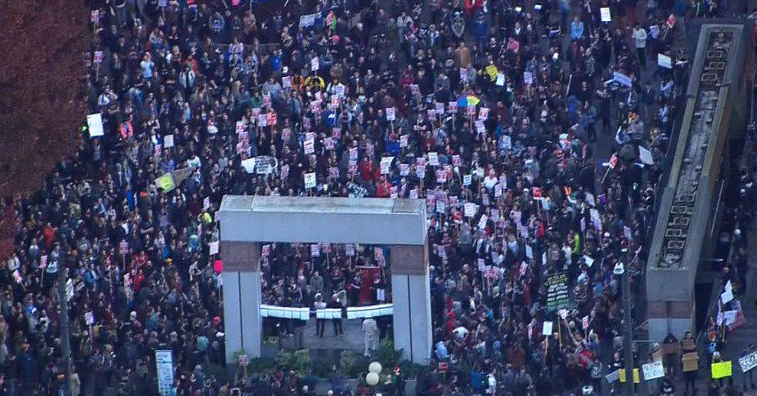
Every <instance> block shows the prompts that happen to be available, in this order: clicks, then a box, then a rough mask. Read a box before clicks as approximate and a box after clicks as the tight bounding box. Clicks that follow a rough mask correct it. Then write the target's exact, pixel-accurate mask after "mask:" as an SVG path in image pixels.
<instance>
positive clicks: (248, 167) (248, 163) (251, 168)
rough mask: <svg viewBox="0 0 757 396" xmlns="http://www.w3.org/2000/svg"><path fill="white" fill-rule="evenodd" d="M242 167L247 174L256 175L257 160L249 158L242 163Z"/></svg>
mask: <svg viewBox="0 0 757 396" xmlns="http://www.w3.org/2000/svg"><path fill="white" fill-rule="evenodd" d="M242 167H243V168H244V170H245V171H246V172H247V173H255V158H248V159H246V160H244V161H242Z"/></svg>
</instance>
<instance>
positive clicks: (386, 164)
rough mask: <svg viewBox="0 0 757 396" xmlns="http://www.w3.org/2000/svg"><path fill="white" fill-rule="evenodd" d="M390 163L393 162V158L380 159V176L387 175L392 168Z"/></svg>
mask: <svg viewBox="0 0 757 396" xmlns="http://www.w3.org/2000/svg"><path fill="white" fill-rule="evenodd" d="M392 161H394V157H384V158H381V174H382V175H385V174H387V173H389V170H390V168H391V166H392Z"/></svg>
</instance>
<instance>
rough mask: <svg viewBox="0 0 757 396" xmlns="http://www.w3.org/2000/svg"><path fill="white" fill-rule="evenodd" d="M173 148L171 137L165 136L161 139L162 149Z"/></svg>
mask: <svg viewBox="0 0 757 396" xmlns="http://www.w3.org/2000/svg"><path fill="white" fill-rule="evenodd" d="M173 146H174V141H173V135H166V136H164V137H163V147H165V148H171V147H173Z"/></svg>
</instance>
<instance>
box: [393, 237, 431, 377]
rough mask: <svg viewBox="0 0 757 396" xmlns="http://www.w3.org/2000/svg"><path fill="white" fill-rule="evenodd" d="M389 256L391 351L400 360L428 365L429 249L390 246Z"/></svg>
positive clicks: (429, 320) (424, 246)
mask: <svg viewBox="0 0 757 396" xmlns="http://www.w3.org/2000/svg"><path fill="white" fill-rule="evenodd" d="M390 252H391V257H390V260H391V273H392V303H393V306H394V315H393V329H394V348H395V349H396V350H402V357H403V359H408V360H410V361H412V362H414V363H418V364H428V361H429V358H430V357H431V349H432V347H433V337H432V333H431V292H430V289H431V286H430V284H429V278H428V248H427V246H426V245H419V246H412V245H393V246H391V247H390Z"/></svg>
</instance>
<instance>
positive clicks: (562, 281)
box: [545, 272, 570, 311]
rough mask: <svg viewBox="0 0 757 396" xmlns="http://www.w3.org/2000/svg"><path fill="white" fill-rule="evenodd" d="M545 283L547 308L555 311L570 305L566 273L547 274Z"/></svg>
mask: <svg viewBox="0 0 757 396" xmlns="http://www.w3.org/2000/svg"><path fill="white" fill-rule="evenodd" d="M545 285H546V286H547V310H549V311H557V310H559V309H564V308H567V307H568V306H569V305H570V295H569V292H568V274H566V273H565V272H560V273H557V274H555V275H552V276H549V277H547V279H546V281H545Z"/></svg>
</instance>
